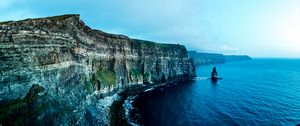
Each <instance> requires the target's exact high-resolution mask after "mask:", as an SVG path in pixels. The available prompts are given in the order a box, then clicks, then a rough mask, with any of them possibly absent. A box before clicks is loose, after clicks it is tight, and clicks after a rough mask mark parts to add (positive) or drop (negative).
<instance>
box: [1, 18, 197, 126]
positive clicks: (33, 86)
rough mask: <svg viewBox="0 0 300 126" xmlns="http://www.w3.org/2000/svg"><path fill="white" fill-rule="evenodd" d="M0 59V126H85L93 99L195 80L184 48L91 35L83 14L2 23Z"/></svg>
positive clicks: (121, 37) (94, 33) (100, 33)
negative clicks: (13, 125)
mask: <svg viewBox="0 0 300 126" xmlns="http://www.w3.org/2000/svg"><path fill="white" fill-rule="evenodd" d="M0 61H1V62H0V74H1V76H0V87H1V88H0V101H1V102H0V105H1V110H0V124H1V123H2V124H11V123H15V122H18V121H19V122H22V123H25V124H29V123H34V124H55V125H56V124H84V125H85V123H88V121H86V120H87V119H86V107H87V106H89V105H91V104H94V103H93V99H95V97H96V98H99V97H98V96H102V95H103V94H112V93H114V92H116V91H118V90H121V89H126V88H130V86H132V85H142V84H145V85H147V84H155V83H160V82H168V81H177V80H182V79H188V78H192V77H193V76H194V75H195V73H194V66H193V64H192V63H191V62H190V60H189V59H188V54H187V51H186V49H185V47H184V46H182V45H172V44H157V43H153V42H149V41H142V40H136V39H130V38H128V37H126V36H123V35H113V34H108V33H104V32H101V31H97V30H93V29H90V28H89V27H88V26H86V25H84V23H83V22H82V21H80V20H79V15H64V16H57V17H50V18H41V19H30V20H23V21H17V22H5V23H0ZM91 97H94V98H91ZM28 120H31V121H28Z"/></svg>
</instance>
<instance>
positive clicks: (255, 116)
mask: <svg viewBox="0 0 300 126" xmlns="http://www.w3.org/2000/svg"><path fill="white" fill-rule="evenodd" d="M213 66H214V65H204V66H200V67H198V68H197V76H199V77H200V78H198V79H197V80H195V81H191V82H185V83H182V84H178V85H175V86H171V87H164V88H159V89H156V90H153V91H150V92H147V93H143V94H140V95H139V96H138V97H137V98H136V99H135V101H134V102H133V106H134V107H135V108H137V109H135V110H134V111H132V112H131V116H132V118H135V120H137V122H138V123H140V124H142V125H146V126H147V125H149V126H150V125H153V126H154V125H155V126H158V125H161V126H176V125H184V126H196V125H296V124H300V60H297V59H254V60H252V61H241V62H229V63H225V64H218V65H215V66H216V67H217V70H218V73H219V76H221V77H223V79H222V80H220V81H218V82H217V84H215V83H212V82H211V81H210V80H207V79H204V78H202V77H208V76H209V75H210V72H211V70H212V67H213ZM136 115H137V116H136Z"/></svg>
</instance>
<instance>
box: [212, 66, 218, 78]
mask: <svg viewBox="0 0 300 126" xmlns="http://www.w3.org/2000/svg"><path fill="white" fill-rule="evenodd" d="M211 80H213V81H216V80H218V72H217V69H216V67H214V68H213V70H212V72H211Z"/></svg>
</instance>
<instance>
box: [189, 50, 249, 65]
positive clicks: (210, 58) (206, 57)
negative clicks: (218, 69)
mask: <svg viewBox="0 0 300 126" xmlns="http://www.w3.org/2000/svg"><path fill="white" fill-rule="evenodd" d="M188 53H189V57H190V58H191V59H193V61H194V63H195V65H196V66H199V65H204V64H217V63H225V62H230V61H242V60H251V58H250V57H249V56H247V55H223V54H218V53H198V52H196V51H189V52H188Z"/></svg>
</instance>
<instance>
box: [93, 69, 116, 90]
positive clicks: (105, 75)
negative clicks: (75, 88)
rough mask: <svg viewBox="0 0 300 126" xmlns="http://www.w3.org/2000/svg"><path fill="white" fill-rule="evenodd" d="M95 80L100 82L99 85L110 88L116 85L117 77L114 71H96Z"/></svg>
mask: <svg viewBox="0 0 300 126" xmlns="http://www.w3.org/2000/svg"><path fill="white" fill-rule="evenodd" d="M95 79H96V80H98V81H100V82H101V85H105V86H112V85H116V79H117V76H116V73H115V72H114V71H110V70H98V71H97V72H96V74H95ZM94 84H95V83H94Z"/></svg>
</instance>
